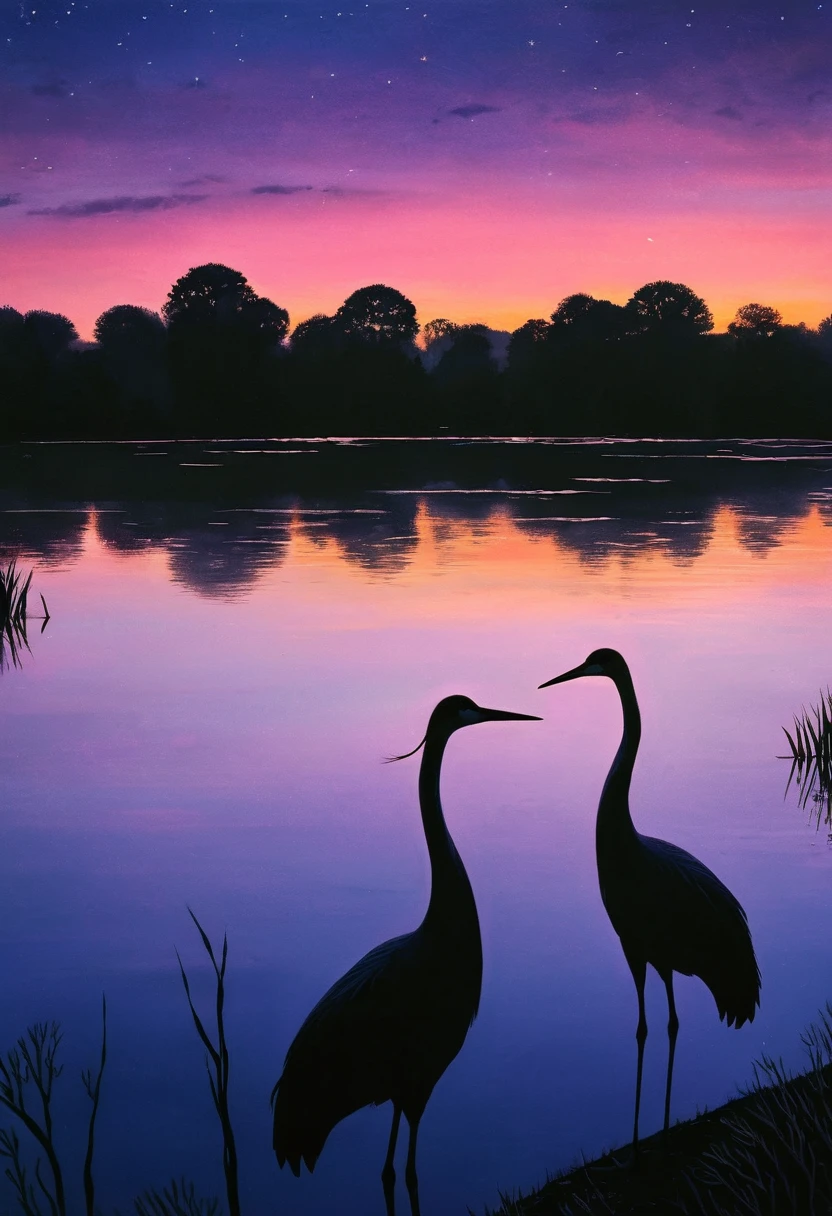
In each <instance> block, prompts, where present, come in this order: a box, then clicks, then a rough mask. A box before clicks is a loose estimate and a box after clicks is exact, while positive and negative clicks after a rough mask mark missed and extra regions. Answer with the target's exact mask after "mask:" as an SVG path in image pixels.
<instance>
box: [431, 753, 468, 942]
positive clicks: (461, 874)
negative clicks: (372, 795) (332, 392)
mask: <svg viewBox="0 0 832 1216" xmlns="http://www.w3.org/2000/svg"><path fill="white" fill-rule="evenodd" d="M447 742H448V737H447V735H444V734H440V735H437V736H434V737H431V735H430V734H429V735H428V738H427V740H426V741H425V750H424V752H423V754H422V766H421V768H420V769H419V805H420V807H421V811H422V826H423V828H424V830H425V840H426V842H427V846H428V854H429V856H430V873H431V885H430V903H429V904H428V910H427V914H426V916H425V924H426V925H427V924H431V923H434V921H435V919H437V918H439V919H442V920H443V921H444V920H446V919H447V916H448V912H449V905H450V904H453V906H454V913H455V915H459V914H460V912H461V911H462V910H463V908H464V907H466V906H467V905H468V904H469V903H470V907H471V908H472V909H473V911H474V916H475V917H476V906H475V904H474V896H473V892H472V891H471V884H470V882H469V881H468V875H467V874H466V873H465V867H464V866H463V864H462V859H461V857H460V856H459V853H458V852H457V851H456V846H455V845H454V842H453V840H452V839H451V834H450V832H449V831H448V827H447V824H446V823H445V816H444V815H443V813H442V803H441V801H440V798H439V773H440V770H441V768H442V757H443V755H444V753H445V745H446V744H447ZM460 900H461V903H460Z"/></svg>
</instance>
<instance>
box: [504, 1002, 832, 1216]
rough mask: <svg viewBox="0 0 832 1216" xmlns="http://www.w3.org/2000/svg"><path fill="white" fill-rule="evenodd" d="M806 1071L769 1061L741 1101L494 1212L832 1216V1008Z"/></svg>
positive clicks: (812, 1043)
mask: <svg viewBox="0 0 832 1216" xmlns="http://www.w3.org/2000/svg"><path fill="white" fill-rule="evenodd" d="M802 1041H803V1044H804V1047H805V1048H806V1051H807V1054H808V1066H807V1068H806V1070H805V1071H804V1072H801V1073H799V1074H797V1075H791V1074H788V1073H786V1071H785V1070H784V1068H783V1065H782V1063H780V1062H776V1061H774V1060H772V1059H769V1058H763V1060H761V1061H760V1062H758V1064H757V1065H756V1066H755V1083H754V1085H753V1086H752V1088H751V1089H750V1090H749V1091H748V1092H746V1093H744V1094H742V1096H740V1097H738V1098H736V1099H734V1100H733V1101H731V1102H727V1103H726V1104H725V1105H724V1106H721V1107H719V1108H718V1109H717V1110H713V1111H707V1112H705V1113H704V1114H701V1115H698V1116H697V1117H696V1118H695V1119H691V1120H689V1121H688V1122H686V1123H677V1124H676V1125H675V1126H674V1127H672V1128H671V1129H670V1131H669V1133H668V1136H667V1142H666V1144H665V1143H664V1140H663V1137H662V1134H661V1133H658V1134H656V1135H654V1136H651V1137H650V1138H649V1139H647V1140H644V1141H642V1145H641V1153H640V1163H639V1167H638V1169H637V1170H634V1169H633V1168H632V1154H631V1149H630V1146H629V1145H628V1146H626V1147H624V1148H621V1149H617V1150H615V1151H614V1152H610V1153H605V1154H604V1155H603V1156H602V1157H599V1158H598V1159H597V1160H596V1161H591V1162H587V1163H583V1164H581V1165H580V1166H577V1167H575V1168H573V1169H571V1170H569V1171H565V1172H563V1173H561V1174H559V1175H557V1176H555V1177H552V1178H550V1179H549V1180H548V1181H547V1182H546V1183H545V1184H544V1185H543V1186H541V1187H540V1188H539V1189H538V1190H534V1191H532V1192H530V1193H529V1194H527V1195H517V1196H516V1197H511V1196H508V1195H504V1196H502V1197H501V1198H502V1206H501V1207H500V1208H499V1209H498V1210H497V1211H496V1212H493V1213H490V1216H587V1214H590V1213H591V1214H592V1216H596V1214H597V1216H609V1214H610V1213H615V1214H616V1216H641V1214H642V1213H643V1214H644V1216H646V1214H647V1213H678V1214H679V1216H829V1214H830V1213H832V1006H830V1005H827V1007H826V1010H825V1012H824V1013H822V1014H821V1016H820V1018H819V1020H818V1022H816V1023H814V1024H813V1025H812V1026H810V1028H809V1029H808V1030H807V1031H806V1033H805V1034H804V1035H803V1036H802Z"/></svg>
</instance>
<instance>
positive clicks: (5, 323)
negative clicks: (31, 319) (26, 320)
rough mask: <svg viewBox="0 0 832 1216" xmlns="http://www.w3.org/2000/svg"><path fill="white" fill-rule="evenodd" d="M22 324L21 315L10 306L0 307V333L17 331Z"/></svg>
mask: <svg viewBox="0 0 832 1216" xmlns="http://www.w3.org/2000/svg"><path fill="white" fill-rule="evenodd" d="M22 324H23V313H22V312H18V311H17V309H16V308H12V306H11V305H10V304H3V305H2V306H0V332H6V331H8V330H13V329H17V328H18V326H20V325H22Z"/></svg>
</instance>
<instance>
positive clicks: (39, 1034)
mask: <svg viewBox="0 0 832 1216" xmlns="http://www.w3.org/2000/svg"><path fill="white" fill-rule="evenodd" d="M60 1042H61V1032H60V1028H59V1026H58V1023H57V1022H52V1023H49V1024H47V1023H46V1022H36V1023H35V1025H34V1026H30V1027H29V1028H28V1030H27V1031H26V1034H25V1035H22V1036H21V1037H20V1038H19V1039H18V1040H17V1046H16V1047H14V1048H12V1050H11V1051H9V1052H7V1053H6V1058H5V1059H3V1058H2V1057H0V1104H2V1105H3V1106H5V1107H6V1109H7V1110H9V1111H11V1113H12V1114H13V1115H14V1116H15V1117H16V1118H18V1119H19V1120H20V1122H21V1123H22V1124H23V1126H24V1127H25V1128H26V1130H27V1131H28V1132H29V1133H30V1135H31V1136H32V1137H33V1138H34V1139H35V1140H36V1141H37V1143H38V1144H39V1145H40V1147H41V1149H42V1150H43V1153H44V1155H45V1156H46V1160H47V1161H48V1163H49V1168H50V1170H51V1172H52V1188H51V1190H50V1188H49V1187H48V1186H47V1185H46V1183H45V1182H44V1181H43V1179H42V1178H41V1175H40V1162H38V1163H37V1165H36V1166H35V1180H36V1181H37V1183H38V1185H39V1187H40V1189H41V1191H42V1192H43V1194H44V1197H45V1198H46V1201H47V1202H48V1204H49V1210H50V1213H51V1216H66V1200H65V1198H64V1182H63V1176H62V1174H61V1166H60V1162H59V1161H58V1156H57V1153H56V1152H55V1144H54V1140H53V1137H52V1106H51V1104H52V1087H53V1085H54V1083H55V1081H56V1079H57V1078H58V1077H59V1076H60V1075H61V1072H62V1067H59V1066H58V1064H57V1063H56V1057H57V1052H58V1047H59V1046H60ZM28 1085H32V1086H34V1089H35V1090H36V1092H37V1095H38V1097H39V1099H40V1122H39V1121H38V1119H37V1118H36V1117H35V1115H34V1114H33V1113H32V1112H31V1111H30V1110H29V1109H28V1107H27V1105H26V1087H27V1086H28Z"/></svg>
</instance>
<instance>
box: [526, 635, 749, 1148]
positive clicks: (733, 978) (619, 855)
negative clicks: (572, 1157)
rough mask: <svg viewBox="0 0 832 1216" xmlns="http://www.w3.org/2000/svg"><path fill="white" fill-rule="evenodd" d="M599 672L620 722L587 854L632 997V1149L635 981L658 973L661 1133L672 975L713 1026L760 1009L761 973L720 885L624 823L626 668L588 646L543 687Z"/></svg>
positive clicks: (671, 1031)
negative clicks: (704, 990)
mask: <svg viewBox="0 0 832 1216" xmlns="http://www.w3.org/2000/svg"><path fill="white" fill-rule="evenodd" d="M600 675H605V676H608V677H609V678H610V679H611V680H612V681H613V682H614V684H615V686H616V688H617V690H618V694H619V696H620V698H621V708H622V712H623V717H624V727H623V734H622V738H621V744H620V746H619V748H618V751H617V752H616V754H615V758H614V759H613V762H612V765H611V767H610V770H609V773H608V774H607V779H606V781H605V782H604V788H603V790H602V792H601V798H600V801H599V803H598V816H597V819H596V825H595V850H596V860H597V863H598V882H599V886H600V889H601V899H602V900H603V903H604V907H605V909H606V911H607V915H608V916H609V918H610V921H611V923H612V926H613V928H614V929H615V931H616V933H617V934H618V936H619V938H620V939H621V946H622V949H623V950H624V955H625V957H626V959H627V963H628V965H629V967H630V970H631V972H632V975H633V980H634V982H635V985H636V992H637V995H638V1007H639V1020H638V1028H637V1030H636V1038H637V1041H638V1070H637V1075H636V1104H635V1116H634V1121H633V1123H634V1126H633V1146H634V1151H635V1150H636V1149H637V1146H638V1117H639V1106H640V1101H641V1076H642V1066H643V1058H644V1041H645V1039H646V1038H647V1020H646V1017H645V1012H644V985H645V977H646V969H647V965H648V964H650V965H651V966H652V967H654V968H655V970H656V971H657V972H658V974H659V975H660V977H661V979H662V980H663V982H664V985H665V989H666V991H667V1002H668V1014H669V1020H668V1038H669V1050H668V1066H667V1086H666V1090H665V1111H664V1127H665V1131H667V1128H668V1126H669V1123H670V1091H671V1085H672V1079H673V1058H674V1053H675V1047H676V1035H677V1033H678V1028H679V1020H678V1017H677V1015H676V1004H675V1000H674V996H673V972H674V971H678V972H679V973H680V974H682V975H695V976H698V977H699V978H700V979H701V980H702V981H703V982H704V983H705V985H706V986H707V987H708V989H709V990H710V992H711V994H712V995H713V998H714V1001H715V1002H716V1007H717V1010H718V1011H719V1016H720V1020H722V1019H725V1021H726V1022H727V1024H728V1025H729V1026H736V1027H737V1028H739V1027H740V1026H742V1025H744V1023H745V1022H750V1021H752V1020H753V1018H754V1013H755V1010H756V1008H757V1006H758V1005H759V1003H760V972H759V968H758V966H757V960H756V958H755V956H754V947H753V945H752V942H751V934H750V933H749V930H748V922H747V919H746V915H745V912H744V911H743V908H742V906H741V904H740V903H739V901H738V900H737V899H736V898H735V897H734V896H733V895H732V894H731V892H730V891H729V890H728V888H727V887H726V886H725V885H724V883H722V882H720V880H719V879H718V878H717V876H716V875H715V874H714V873H713V872H712V871H711V870H709V869H708V867H707V866H706V865H704V864H703V862H701V861H699V859H698V858H696V857H694V856H693V854H691V853H688V852H686V851H685V850H684V849H680V848H678V847H677V846H676V845H674V844H670V843H669V842H668V841H666V840H658V839H656V838H655V837H653V836H642V835H641V834H640V833H639V832H637V831H636V829H635V827H634V826H633V821H632V819H631V817H630V805H629V792H630V780H631V777H632V772H633V765H634V763H635V758H636V754H637V752H638V745H639V741H640V739H641V715H640V713H639V708H638V701H637V699H636V694H635V689H634V688H633V681H632V677H631V675H630V671H629V668H628V667H627V664H626V662H625V661H624V659H623V658H622V656H621V655H620V654H619V653H618V652H617V651H615V650H608V649H603V650H596V651H593V653H592V654H591V655H590V656H589V657H588V658H587V659H586V661H585V662H584V663H582V664H581V665H580V667H576V668H573V669H572V670H571V671H567V672H564V674H563V675H562V676H557V677H555V679H554V680H548V681H547V682H546V684H542V685H541V688H545V687H547V686H548V685H549V684H558V683H563V682H565V681H566V680H572V679H577V678H578V677H580V676H600Z"/></svg>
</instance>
